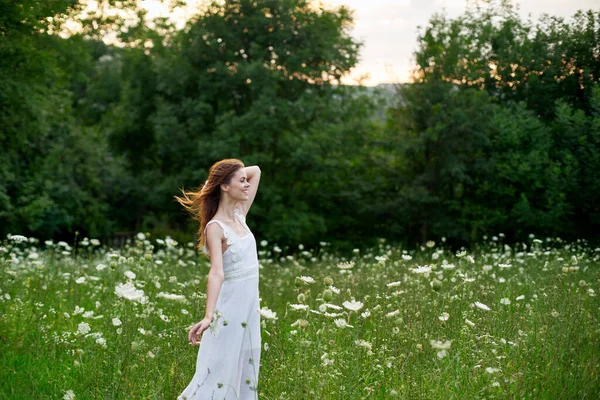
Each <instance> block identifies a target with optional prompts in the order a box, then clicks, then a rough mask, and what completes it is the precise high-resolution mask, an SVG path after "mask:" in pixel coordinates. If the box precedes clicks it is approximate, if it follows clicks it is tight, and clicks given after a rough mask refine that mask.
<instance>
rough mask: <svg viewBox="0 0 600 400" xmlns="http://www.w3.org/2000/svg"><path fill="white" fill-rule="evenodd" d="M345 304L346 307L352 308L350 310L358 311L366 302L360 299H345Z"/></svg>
mask: <svg viewBox="0 0 600 400" xmlns="http://www.w3.org/2000/svg"><path fill="white" fill-rule="evenodd" d="M343 306H344V307H346V309H348V310H350V311H358V310H360V309H361V308H363V306H364V304H363V303H361V302H360V301H355V300H352V301H345V302H344V303H343Z"/></svg>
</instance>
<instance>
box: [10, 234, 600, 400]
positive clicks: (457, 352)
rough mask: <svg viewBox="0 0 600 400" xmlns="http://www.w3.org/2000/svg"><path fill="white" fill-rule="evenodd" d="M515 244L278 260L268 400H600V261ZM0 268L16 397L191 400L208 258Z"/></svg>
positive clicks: (324, 250)
mask: <svg viewBox="0 0 600 400" xmlns="http://www.w3.org/2000/svg"><path fill="white" fill-rule="evenodd" d="M501 240H502V238H497V237H494V238H493V240H489V241H487V242H486V243H484V244H482V245H481V246H478V247H476V248H474V249H472V250H471V251H469V252H467V251H463V252H460V253H459V254H455V253H453V252H450V251H449V250H447V249H446V248H444V246H442V245H443V243H441V244H442V245H440V244H435V243H433V242H429V243H427V245H424V246H422V247H420V248H416V249H401V248H397V247H394V246H392V245H389V244H387V243H385V242H383V241H382V242H381V243H380V245H379V246H378V247H375V248H372V249H367V250H363V251H360V250H358V249H357V250H355V252H354V254H353V257H352V258H351V259H344V258H341V257H339V256H336V255H335V254H334V252H333V251H332V250H331V249H330V248H329V246H328V245H327V244H326V243H323V244H322V245H323V246H322V247H321V248H319V249H316V250H314V251H306V250H302V251H300V250H299V251H297V252H296V255H294V256H286V257H282V256H281V254H283V253H281V250H280V249H279V248H278V247H277V246H274V247H270V246H267V245H266V244H265V246H260V259H261V271H260V274H261V276H260V294H261V298H262V301H261V306H263V307H264V309H263V318H262V343H263V351H262V359H261V368H260V377H259V387H258V392H259V398H260V399H265V400H267V399H268V400H274V399H388V398H395V397H397V398H403V399H479V398H486V399H494V398H495V399H506V398H520V399H523V398H524V399H574V398H578V399H587V398H590V399H591V398H598V395H599V394H600V383H599V378H598V372H599V368H600V323H599V320H598V318H599V314H600V313H599V311H600V308H599V305H600V304H599V302H598V296H597V293H598V291H599V290H600V249H591V248H589V247H588V246H587V245H586V243H585V242H577V243H563V242H561V241H560V240H559V239H547V240H543V241H540V240H538V239H532V240H531V242H530V243H519V244H516V245H513V246H508V245H504V244H502V242H501ZM263 244H264V243H263ZM0 262H1V265H0V274H1V276H2V280H1V281H0V282H1V283H0V371H1V372H0V395H1V396H0V397H2V398H9V399H28V398H75V399H88V398H90V399H91V398H106V399H113V398H114V399H138V398H152V399H174V398H175V397H176V396H177V395H178V394H179V393H180V392H181V391H182V390H183V388H184V387H185V386H186V385H187V384H188V383H189V381H190V380H191V378H192V376H193V374H194V368H195V363H196V356H197V351H198V347H194V346H192V345H190V344H188V342H187V328H188V327H189V326H191V325H192V324H193V323H194V322H196V321H197V320H199V319H200V317H201V316H202V315H203V313H204V302H205V295H204V291H205V287H206V274H207V272H208V263H207V260H206V259H204V258H203V257H199V256H197V255H196V254H195V253H194V251H193V247H192V245H191V244H186V245H181V244H178V243H176V242H175V241H173V240H171V239H169V238H167V239H166V240H160V239H159V240H149V239H148V238H147V237H145V236H144V235H143V234H140V235H138V238H137V240H136V242H135V243H133V244H132V245H131V246H128V247H126V248H124V249H121V250H113V249H107V248H105V247H103V246H100V245H98V243H97V242H95V241H90V240H87V239H84V240H83V241H81V242H79V243H77V246H76V248H72V247H71V246H70V245H68V244H67V243H63V242H61V243H52V242H46V243H44V244H40V243H38V242H37V241H36V240H35V239H27V238H23V237H19V236H15V237H12V238H10V239H9V240H7V241H5V242H4V243H3V245H2V246H1V247H0ZM119 294H120V295H121V297H120V296H119ZM269 311H272V312H273V313H274V314H275V318H273V317H274V315H273V314H272V313H271V312H269Z"/></svg>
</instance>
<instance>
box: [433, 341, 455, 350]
mask: <svg viewBox="0 0 600 400" xmlns="http://www.w3.org/2000/svg"><path fill="white" fill-rule="evenodd" d="M429 344H430V345H431V347H432V348H434V349H436V350H448V349H449V348H450V347H451V346H452V340H446V341H444V342H442V341H441V340H430V341H429Z"/></svg>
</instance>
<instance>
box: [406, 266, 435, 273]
mask: <svg viewBox="0 0 600 400" xmlns="http://www.w3.org/2000/svg"><path fill="white" fill-rule="evenodd" d="M411 271H412V272H413V273H415V274H425V273H428V272H431V267H430V266H429V265H423V266H420V267H418V268H412V269H411Z"/></svg>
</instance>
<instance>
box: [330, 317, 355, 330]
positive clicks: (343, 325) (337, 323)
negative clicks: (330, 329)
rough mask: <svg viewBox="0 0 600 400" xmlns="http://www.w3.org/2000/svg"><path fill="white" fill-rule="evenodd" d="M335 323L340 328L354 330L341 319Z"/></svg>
mask: <svg viewBox="0 0 600 400" xmlns="http://www.w3.org/2000/svg"><path fill="white" fill-rule="evenodd" d="M333 322H334V323H335V326H337V327H338V328H342V329H343V328H354V327H353V326H352V325H349V324H348V323H347V322H346V320H345V319H342V318H339V319H336V320H334V321H333Z"/></svg>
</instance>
